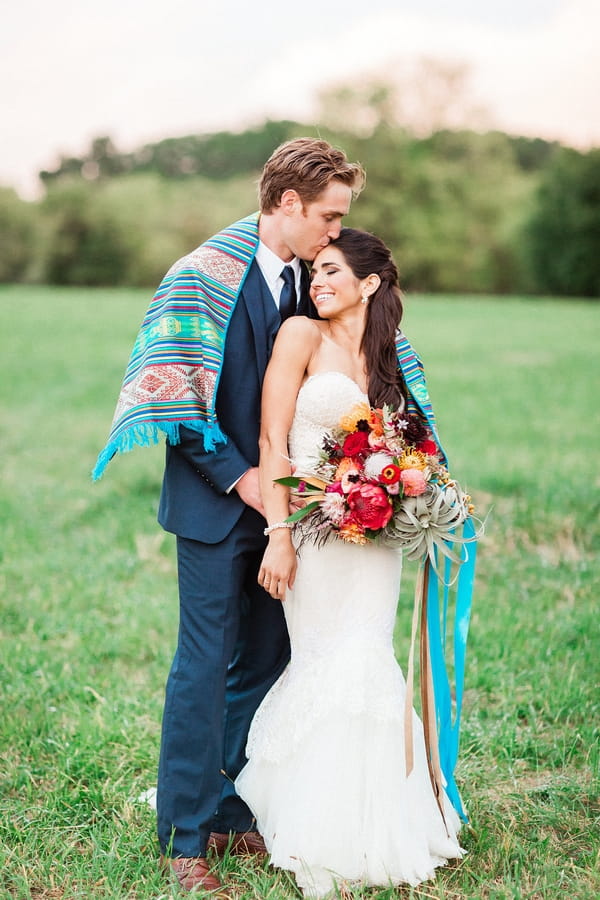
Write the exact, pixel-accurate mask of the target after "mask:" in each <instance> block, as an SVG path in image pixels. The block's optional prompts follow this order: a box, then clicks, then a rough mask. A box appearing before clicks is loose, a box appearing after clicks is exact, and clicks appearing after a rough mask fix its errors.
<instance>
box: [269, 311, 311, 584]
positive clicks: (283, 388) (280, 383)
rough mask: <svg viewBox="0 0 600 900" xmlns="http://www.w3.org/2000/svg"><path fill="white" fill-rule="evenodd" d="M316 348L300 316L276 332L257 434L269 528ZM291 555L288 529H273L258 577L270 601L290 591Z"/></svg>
mask: <svg viewBox="0 0 600 900" xmlns="http://www.w3.org/2000/svg"><path fill="white" fill-rule="evenodd" d="M319 342H320V331H319V328H318V326H317V325H316V323H315V322H313V321H311V320H310V319H306V318H304V317H301V316H297V317H295V318H291V319H288V320H287V321H286V322H285V323H284V324H283V325H282V326H281V328H280V330H279V334H278V335H277V340H276V341H275V346H274V348H273V354H272V356H271V361H270V363H269V365H268V368H267V372H266V375H265V380H264V384H263V391H262V413H261V430H260V464H259V478H260V490H261V495H262V501H263V506H264V509H265V518H266V520H267V525H268V526H269V527H271V526H273V525H277V524H278V523H280V522H283V520H284V519H285V518H286V517H287V515H288V513H289V494H290V492H289V488H286V487H284V486H283V485H281V484H275V483H274V480H275V479H276V478H283V477H285V476H286V475H289V474H290V472H291V467H290V463H289V460H288V445H287V438H288V433H289V430H290V427H291V424H292V420H293V418H294V410H295V408H296V398H297V396H298V391H299V390H300V386H301V384H302V381H303V379H304V375H305V373H306V370H307V367H308V365H309V362H310V360H311V357H312V355H313V353H314V351H315V350H316V348H317V346H318V344H319ZM295 573H296V553H295V550H294V547H293V545H292V539H291V531H290V529H289V528H275V529H274V530H273V531H272V532H271V533H270V534H269V543H268V545H267V549H266V550H265V555H264V557H263V561H262V564H261V567H260V572H259V575H258V581H259V584H262V585H263V586H264V588H265V590H266V591H268V593H269V594H271V596H272V597H276V598H279V599H280V600H284V599H285V592H286V589H287V587H293V584H294V576H295Z"/></svg>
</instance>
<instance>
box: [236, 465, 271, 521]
mask: <svg viewBox="0 0 600 900" xmlns="http://www.w3.org/2000/svg"><path fill="white" fill-rule="evenodd" d="M235 489H236V491H237V492H238V494H239V496H240V497H241V499H242V500H243V501H244V503H245V504H246V506H251V507H252V509H255V510H256V511H257V512H259V513H260V514H261V516H264V514H265V510H264V507H263V503H262V497H261V495H260V483H259V480H258V466H253V467H252V468H251V469H248V471H247V472H244V474H243V475H242V477H241V478H240V480H239V481H238V483H237V484H236V486H235Z"/></svg>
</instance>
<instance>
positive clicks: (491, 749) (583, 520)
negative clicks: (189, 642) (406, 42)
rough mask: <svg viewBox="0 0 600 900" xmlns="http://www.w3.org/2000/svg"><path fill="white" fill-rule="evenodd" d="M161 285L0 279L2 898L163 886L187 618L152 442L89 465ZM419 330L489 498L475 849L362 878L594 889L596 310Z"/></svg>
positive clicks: (464, 774) (478, 314)
mask: <svg viewBox="0 0 600 900" xmlns="http://www.w3.org/2000/svg"><path fill="white" fill-rule="evenodd" d="M147 300H148V297H147V294H146V293H145V292H140V291H123V290H120V291H110V290H88V291H85V290H78V289H69V290H60V289H46V288H26V287H21V288H3V289H1V290H0V333H1V335H2V338H1V340H2V357H1V362H0V365H1V377H0V393H1V396H2V417H1V419H0V434H1V448H2V453H1V456H0V466H1V471H2V481H1V484H2V488H1V498H0V499H1V507H0V521H1V526H2V531H1V535H2V537H1V541H0V554H1V564H2V568H1V574H0V585H1V594H2V616H1V624H0V629H1V631H0V672H1V675H0V678H1V685H2V707H1V712H0V804H1V808H0V854H1V861H2V869H1V871H0V897H2V898H4V897H6V898H9V897H10V898H19V900H30V898H35V900H42V898H43V900H47V898H53V900H63V898H64V900H71V898H89V897H94V898H95V897H98V898H131V900H133V898H136V900H147V898H158V897H162V898H167V897H171V896H172V889H171V888H170V887H169V886H168V885H167V884H165V883H164V882H163V880H162V878H161V877H160V875H159V873H158V871H157V866H156V857H157V852H158V851H157V846H156V841H155V836H154V816H153V813H152V812H151V810H150V809H149V808H148V807H147V806H145V805H144V804H143V803H139V802H137V800H136V798H137V797H138V795H139V794H140V793H141V792H142V791H143V790H144V789H146V788H147V787H149V786H150V785H152V784H153V783H154V779H155V769H156V762H157V749H158V734H159V722H160V714H161V707H162V696H163V685H164V681H165V678H166V674H167V670H168V667H169V664H170V658H171V655H172V651H173V645H174V640H175V633H176V626H177V621H176V619H177V600H176V577H175V565H174V548H173V541H172V538H171V537H170V536H167V535H164V534H163V533H162V532H161V531H160V529H159V527H158V525H157V524H156V521H155V510H156V503H157V497H158V491H159V485H160V479H161V475H162V457H163V451H162V448H160V447H157V448H154V449H151V450H145V451H135V452H134V453H131V454H128V455H126V456H124V457H122V458H120V459H118V460H116V461H114V462H113V463H111V466H110V467H109V470H108V472H107V474H106V475H105V477H104V479H103V480H102V481H101V482H99V483H98V484H95V485H92V483H91V481H90V470H91V468H92V465H93V463H94V460H95V456H96V453H97V451H98V450H99V448H100V447H101V445H102V444H103V442H104V440H105V437H106V434H107V430H108V427H109V424H110V420H111V417H112V413H113V408H114V403H115V399H116V394H117V391H118V387H119V385H120V381H121V377H122V374H123V370H124V366H125V363H126V360H127V357H128V354H129V351H130V348H131V345H132V342H133V339H134V337H135V334H136V331H137V327H138V324H139V321H140V319H141V317H142V315H143V313H144V311H145V308H146V305H147ZM405 326H406V331H407V333H408V334H409V336H410V337H411V339H412V340H413V341H414V343H415V345H416V346H417V348H418V349H419V351H420V352H421V355H422V356H423V357H424V359H425V362H426V365H427V371H428V377H429V383H430V390H431V394H432V397H433V400H434V404H435V407H436V410H437V412H438V418H439V422H440V431H441V434H442V438H443V441H444V444H445V447H446V450H447V452H448V455H449V457H450V460H451V463H452V469H453V472H454V473H455V475H456V476H457V477H458V478H459V479H460V480H461V482H462V483H466V484H467V485H468V487H469V489H470V490H471V493H472V494H473V497H474V500H475V502H476V504H477V506H478V509H479V510H480V511H481V513H483V514H488V522H487V534H486V537H485V539H484V540H483V541H482V543H481V546H480V555H479V562H478V577H477V588H476V596H475V606H474V613H473V620H472V630H471V638H470V645H469V652H468V669H467V695H466V701H465V711H464V725H463V735H462V746H461V760H460V763H459V773H458V774H459V781H460V785H461V788H462V792H463V796H464V799H465V802H466V805H467V807H468V809H469V813H470V819H471V822H470V826H469V827H468V828H467V829H465V832H464V839H463V843H464V845H465V847H466V848H467V849H468V851H469V852H468V855H467V857H466V858H465V859H464V860H463V861H462V862H461V863H460V864H458V865H454V866H450V867H447V868H445V869H442V870H440V871H439V872H438V874H437V877H436V879H435V880H434V881H432V882H430V883H427V884H425V885H422V886H420V887H419V888H417V889H410V888H408V887H407V888H403V889H399V890H396V891H392V890H372V891H368V890H363V891H362V892H358V891H357V892H355V896H356V897H372V898H380V900H384V898H391V897H400V898H406V900H408V898H419V900H421V898H447V900H459V898H461V900H466V898H469V900H475V898H489V900H504V898H515V900H517V898H523V900H525V898H527V900H529V898H532V900H533V898H544V900H554V898H557V897H559V896H560V897H563V896H564V897H566V898H569V900H572V898H579V900H584V898H589V900H592V898H596V897H597V896H598V895H600V875H599V872H598V859H597V853H598V846H599V837H600V833H599V832H600V829H599V827H598V813H599V809H598V757H599V753H598V707H599V698H598V684H599V681H600V679H599V669H600V664H599V659H600V653H599V649H598V648H599V641H598V638H599V629H598V615H599V612H598V603H597V595H598V584H599V579H598V568H597V566H598V551H599V539H598V535H599V529H598V513H599V500H598V487H599V476H598V462H597V460H598V442H599V428H598V411H597V384H598V361H597V360H598V347H599V346H600V342H599V331H600V328H599V308H598V307H597V306H595V305H593V304H586V303H579V302H576V301H569V302H556V301H551V300H547V301H545V300H531V301H529V300H526V299H520V300H518V299H490V298H484V297H482V298H469V299H461V298H454V297H453V298H444V297H436V298H430V297H423V298H420V297H412V298H408V301H407V314H406V322H405ZM410 582H411V576H410V575H409V576H408V577H407V589H406V590H405V591H403V595H402V598H401V602H400V605H399V613H398V627H397V635H396V641H397V650H398V654H399V658H400V660H401V661H402V662H403V661H404V659H405V656H406V648H407V640H408V635H407V632H408V629H409V605H410ZM350 812H351V811H344V814H348V813H350ZM221 871H222V874H223V875H224V876H225V877H227V879H228V881H229V883H231V884H232V885H234V888H235V891H236V896H237V897H239V898H240V900H243V898H256V897H260V898H262V897H265V898H266V897H269V898H272V900H279V898H282V900H283V898H292V897H295V896H297V892H296V889H295V887H294V885H293V883H292V881H291V880H290V879H289V878H288V877H287V876H286V875H285V874H277V873H274V872H273V871H272V870H270V869H269V868H268V867H267V866H266V864H263V865H257V864H256V863H253V862H243V861H242V862H240V861H238V860H234V859H227V860H225V861H224V862H223V863H222V864H221ZM173 896H174V894H173Z"/></svg>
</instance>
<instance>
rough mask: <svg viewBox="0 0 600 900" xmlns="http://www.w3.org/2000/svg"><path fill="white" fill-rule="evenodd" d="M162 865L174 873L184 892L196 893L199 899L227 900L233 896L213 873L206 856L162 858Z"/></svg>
mask: <svg viewBox="0 0 600 900" xmlns="http://www.w3.org/2000/svg"><path fill="white" fill-rule="evenodd" d="M160 865H161V867H162V868H163V869H165V870H166V871H169V872H172V873H173V875H174V876H175V878H176V879H177V882H178V884H179V886H180V887H181V888H183V890H184V891H194V893H197V894H198V896H199V897H202V896H205V895H206V896H209V897H211V898H215V900H221V898H223V900H226V898H230V897H231V894H230V893H229V891H228V890H227V889H226V888H225V887H224V886H223V884H222V882H221V881H220V880H219V877H218V876H217V875H216V874H215V873H214V872H211V866H210V864H209V863H208V861H207V859H206V857H205V856H177V857H175V858H174V859H168V858H167V857H166V856H161V858H160Z"/></svg>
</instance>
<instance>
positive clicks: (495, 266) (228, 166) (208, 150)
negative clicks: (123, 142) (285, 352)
mask: <svg viewBox="0 0 600 900" xmlns="http://www.w3.org/2000/svg"><path fill="white" fill-rule="evenodd" d="M315 133H316V129H315V127H314V126H306V125H303V124H301V123H297V122H290V121H277V122H273V121H268V122H265V123H264V124H262V125H261V126H259V127H256V128H253V129H248V130H246V131H244V132H241V133H234V132H218V133H214V134H207V135H189V136H187V137H181V138H167V139H165V140H162V141H159V142H156V143H153V144H147V145H145V146H143V147H141V148H139V149H138V150H136V151H134V152H129V153H124V152H121V151H119V150H118V148H117V147H116V146H115V145H114V143H113V142H112V141H111V139H110V138H108V137H99V138H97V139H96V140H94V141H93V142H92V144H91V146H90V148H89V151H88V152H87V153H86V154H84V155H83V156H82V157H63V158H62V159H61V160H60V163H59V164H58V165H57V166H56V168H55V169H54V170H47V171H43V172H41V173H40V178H41V181H42V183H43V186H44V196H43V197H42V198H41V199H40V200H38V201H36V202H26V201H24V200H21V199H20V198H19V197H18V196H17V194H16V193H15V192H14V191H13V190H11V189H10V188H1V189H0V232H1V233H2V234H3V238H2V242H1V243H0V281H2V282H30V283H50V284H57V285H148V286H153V285H156V284H157V282H158V281H160V279H161V277H162V275H163V274H164V272H165V271H166V270H167V269H168V268H169V266H170V265H171V263H172V262H173V261H174V260H175V259H177V258H178V257H179V256H182V255H184V254H185V253H187V252H189V251H190V250H191V249H193V248H194V247H196V246H197V245H198V244H199V243H201V241H202V240H204V239H205V238H206V237H208V236H209V235H211V234H212V233H214V232H215V231H217V230H218V229H219V228H221V227H222V226H224V225H225V224H228V223H229V222H231V221H233V220H234V219H236V218H238V217H240V216H242V215H245V214H246V213H248V212H250V211H252V210H253V209H255V208H256V206H257V200H256V180H257V178H258V175H259V172H260V169H261V167H262V165H263V163H264V161H265V160H266V159H267V158H268V157H269V155H270V154H271V152H272V150H273V149H274V148H275V147H276V146H277V145H278V144H280V143H281V142H282V141H284V140H287V139H289V138H292V137H296V136H299V135H304V134H308V135H310V134H315ZM318 133H319V136H322V137H325V138H327V139H328V140H330V141H331V142H332V143H334V144H336V145H337V146H340V147H342V148H343V149H344V150H345V151H346V152H347V154H348V156H349V158H350V159H353V160H360V161H361V162H362V164H363V165H364V166H365V168H366V170H367V186H366V188H365V190H364V191H363V193H362V194H361V196H360V197H359V198H358V200H357V201H356V202H355V204H354V205H353V208H352V211H351V213H350V215H349V217H348V218H347V220H346V221H347V224H349V225H353V226H355V227H360V228H365V229H366V230H368V231H372V232H374V233H376V234H378V235H379V236H380V237H382V238H383V239H384V240H385V241H386V242H387V243H388V244H389V245H390V247H391V248H392V250H393V252H394V256H395V258H396V261H397V263H398V266H399V269H400V273H401V278H402V282H403V285H404V287H405V288H406V289H408V290H411V291H435V292H460V293H465V292H473V293H475V292H476V293H521V294H522V293H527V294H554V295H564V296H580V297H599V296H600V252H599V251H600V149H593V150H590V151H588V152H580V151H577V150H575V149H573V148H570V147H565V146H562V145H560V144H558V143H556V142H548V141H544V140H541V139H538V138H525V137H518V136H517V137H515V136H510V135H507V134H504V133H503V132H499V131H488V132H485V133H480V132H477V131H474V130H468V129H463V130H450V129H447V128H444V129H440V130H436V131H434V132H433V133H431V134H429V135H426V136H424V137H417V136H415V135H414V134H411V133H410V132H409V131H408V130H406V129H405V128H402V127H399V126H398V125H394V124H390V123H389V122H386V121H385V120H384V119H383V118H380V120H379V121H376V122H375V124H374V126H373V127H372V128H370V129H369V130H368V132H366V133H361V134H357V133H356V132H355V131H352V130H349V129H347V130H344V128H343V127H341V126H340V127H338V128H337V129H336V130H335V131H332V130H327V129H319V131H318Z"/></svg>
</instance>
